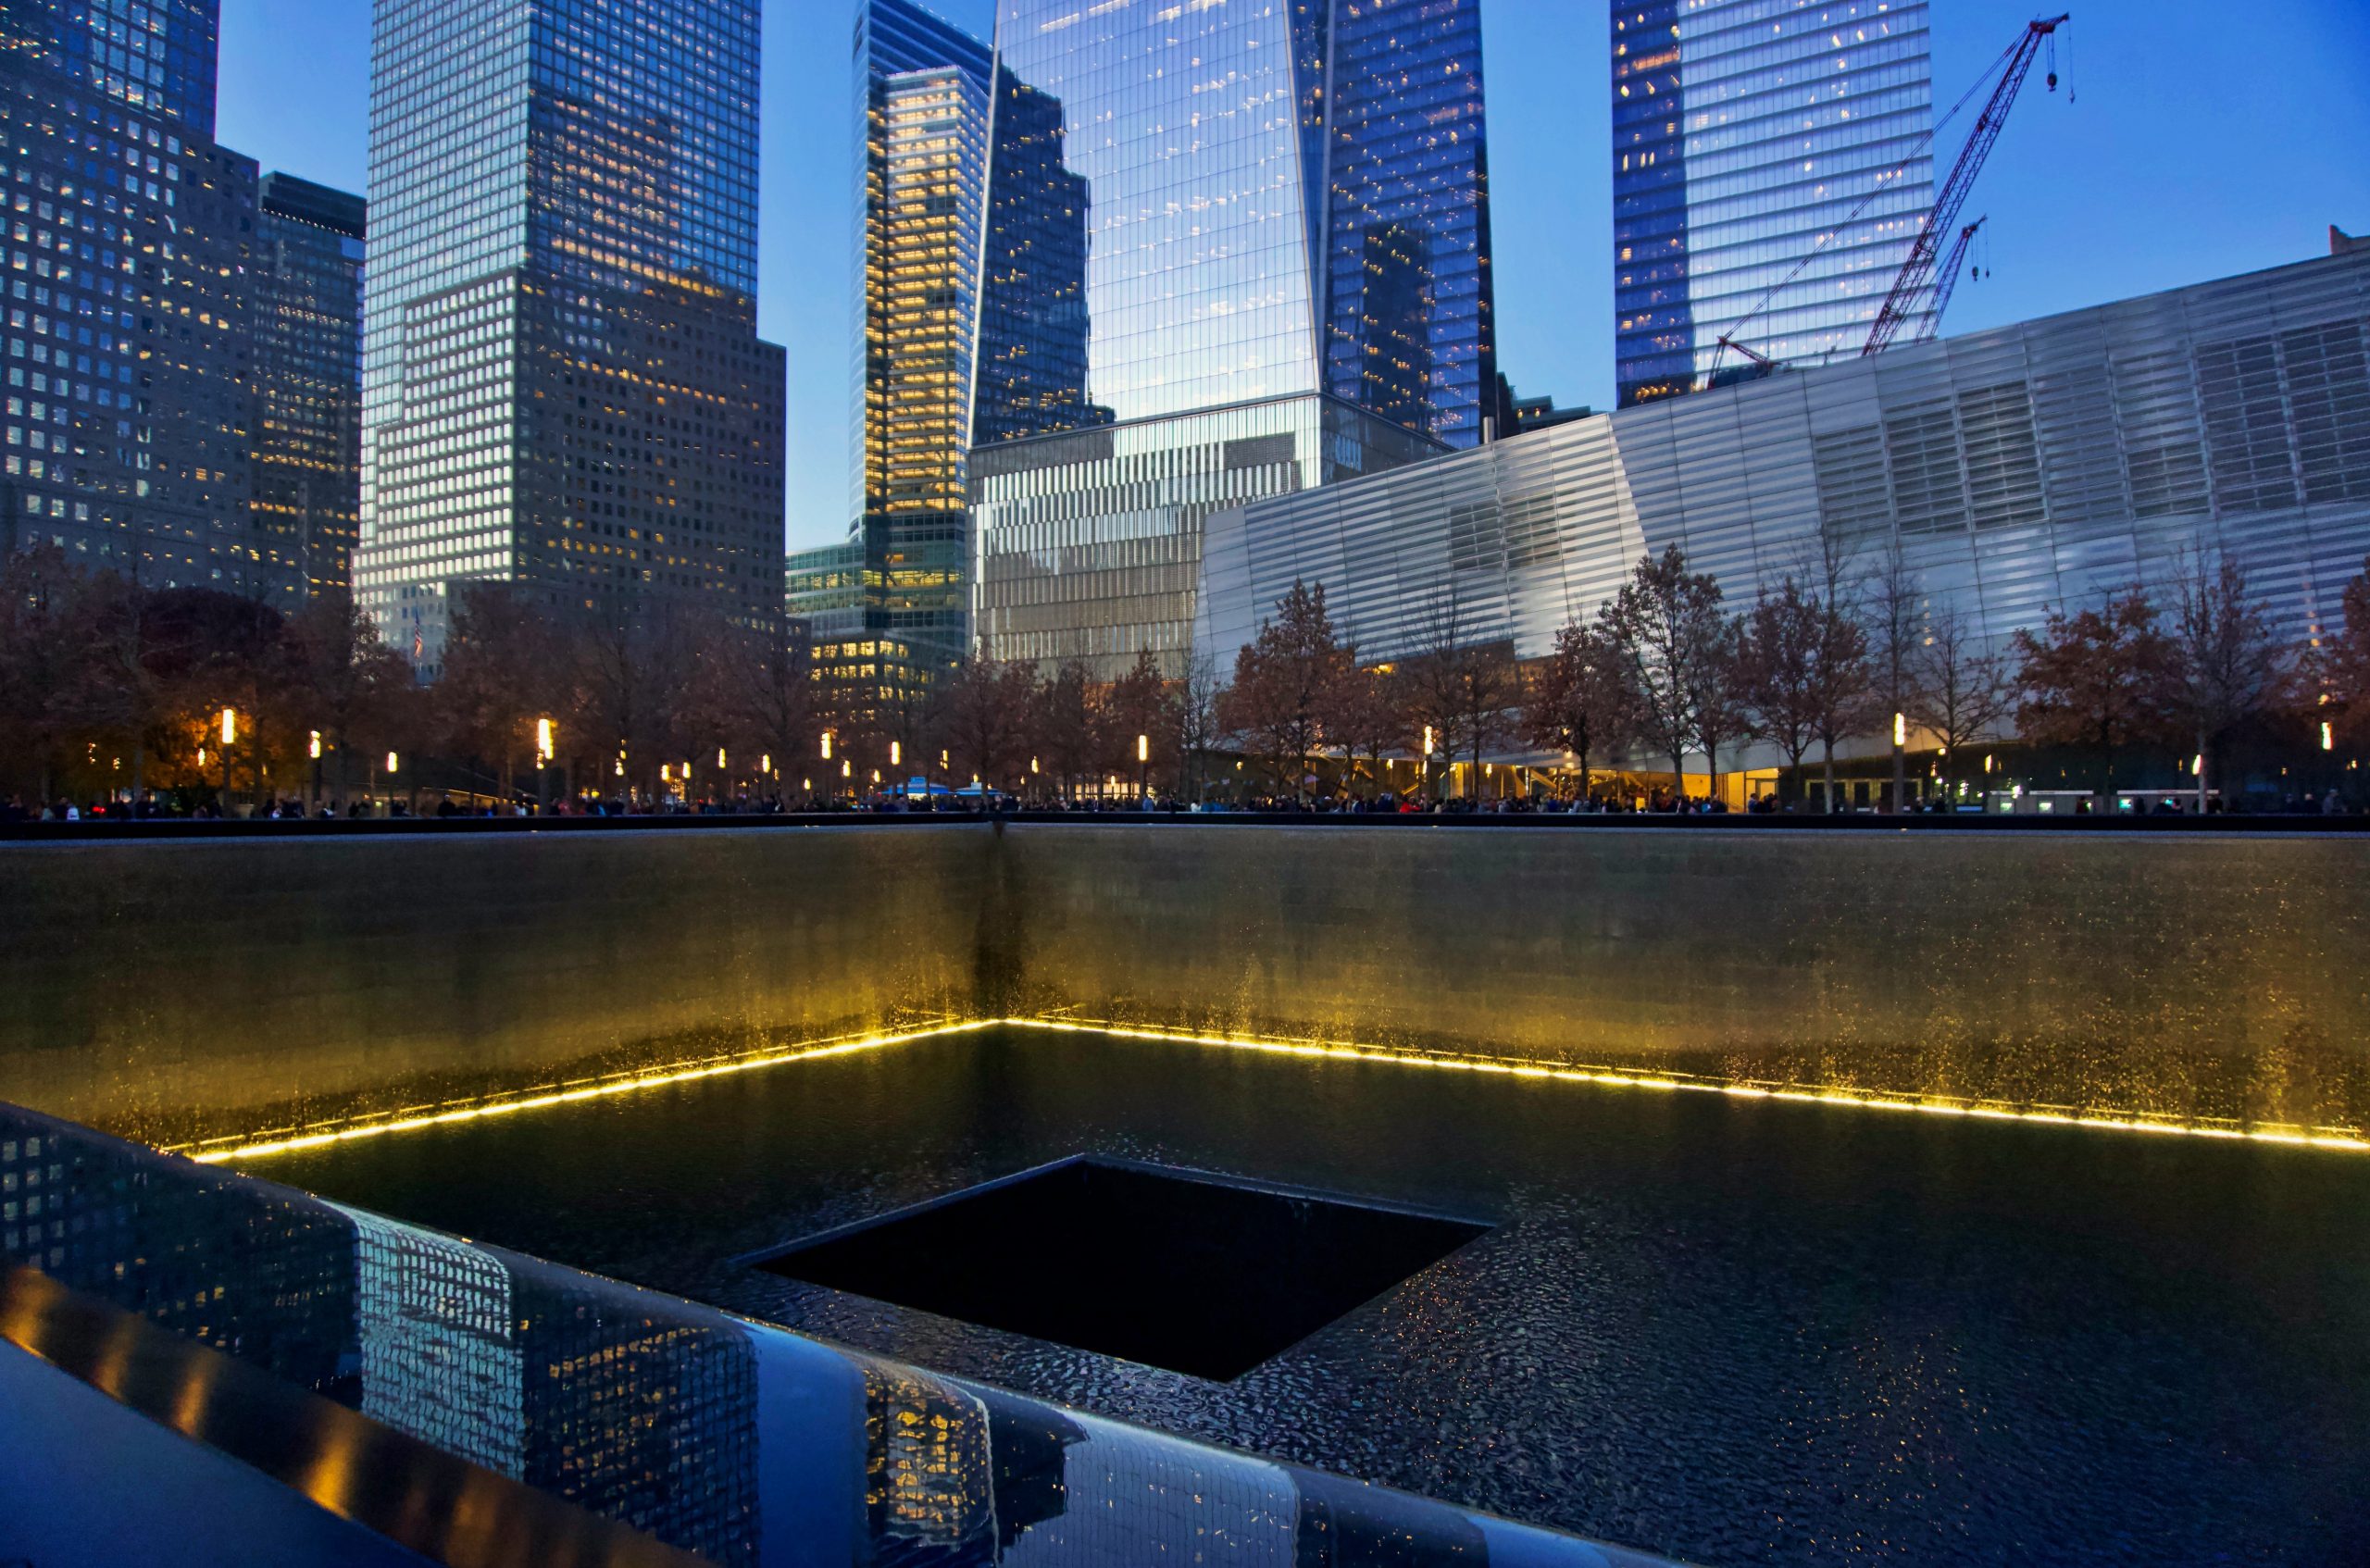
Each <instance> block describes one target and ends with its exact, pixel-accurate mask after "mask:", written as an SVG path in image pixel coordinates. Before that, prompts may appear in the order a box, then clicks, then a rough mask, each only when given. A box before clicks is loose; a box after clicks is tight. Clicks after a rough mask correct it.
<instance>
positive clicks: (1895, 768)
mask: <svg viewBox="0 0 2370 1568" xmlns="http://www.w3.org/2000/svg"><path fill="white" fill-rule="evenodd" d="M1908 809H1909V763H1908V758H1907V756H1906V755H1905V754H1904V753H1903V752H1902V744H1901V742H1900V741H1899V740H1895V741H1894V742H1893V743H1892V814H1893V815H1895V816H1899V815H1901V814H1902V812H1904V811H1907V810H1908Z"/></svg>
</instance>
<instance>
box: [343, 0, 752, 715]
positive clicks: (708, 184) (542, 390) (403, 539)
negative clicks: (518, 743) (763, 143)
mask: <svg viewBox="0 0 2370 1568" xmlns="http://www.w3.org/2000/svg"><path fill="white" fill-rule="evenodd" d="M375 21H376V25H375V33H374V39H373V57H372V64H371V76H372V81H371V128H370V189H371V229H372V233H371V251H372V255H371V258H370V268H369V278H368V285H367V305H366V311H365V329H364V346H363V477H362V530H361V541H360V546H359V549H358V551H357V554H356V567H355V584H356V591H357V593H358V594H359V595H360V597H361V598H362V599H363V601H364V603H365V604H367V605H368V607H369V609H370V610H371V611H372V613H373V614H374V616H376V617H377V618H378V620H379V622H380V626H381V628H382V629H384V630H385V631H386V632H387V634H388V635H389V637H390V639H391V640H392V641H395V642H396V643H397V644H398V645H399V646H401V647H403V648H404V649H405V651H406V652H408V653H411V654H412V655H413V657H414V659H415V662H416V663H418V666H420V669H421V671H422V673H423V674H424V675H427V676H430V677H432V676H433V675H434V674H435V673H436V672H437V669H438V667H439V664H440V659H441V650H442V645H443V636H444V630H445V627H446V624H447V621H448V617H449V604H450V600H451V597H452V594H453V593H454V591H455V589H456V588H458V587H461V586H463V585H466V584H468V583H470V582H473V581H512V582H520V583H526V584H530V585H532V586H533V587H535V588H536V589H538V590H540V591H543V593H544V594H546V595H547V596H548V597H549V598H550V599H551V600H552V601H553V602H554V603H555V604H568V605H577V604H580V605H582V606H584V607H586V608H592V609H600V610H603V611H613V612H620V613H629V614H637V615H644V614H655V613H659V612H661V611H663V610H668V609H673V610H683V611H692V610H702V611H709V612H713V613H716V614H718V615H721V616H726V617H728V618H730V619H733V620H736V621H741V622H744V623H750V624H767V625H770V624H773V623H775V622H776V621H778V619H779V617H780V615H781V608H782V606H781V592H782V542H781V541H782V526H781V484H782V478H781V475H782V469H781V449H782V396H783V363H782V355H781V351H780V349H779V348H777V347H775V346H773V345H771V344H767V343H764V342H759V341H758V338H757V335H756V301H755V292H756V205H757V189H756V184H757V59H758V38H757V32H758V5H757V0H379V5H378V7H377V12H376V19H375Z"/></svg>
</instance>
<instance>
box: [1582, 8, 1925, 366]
mask: <svg viewBox="0 0 2370 1568" xmlns="http://www.w3.org/2000/svg"><path fill="white" fill-rule="evenodd" d="M1612 49H1613V92H1614V97H1613V143H1614V146H1613V157H1614V174H1613V179H1614V264H1615V267H1614V271H1615V283H1614V298H1615V330H1616V340H1617V346H1616V350H1615V353H1616V355H1617V360H1618V364H1617V367H1616V370H1615V379H1616V380H1617V382H1618V384H1619V388H1620V400H1621V403H1622V404H1623V405H1624V406H1628V405H1630V404H1637V403H1641V402H1646V401H1650V400H1652V399H1653V398H1656V397H1665V396H1669V395H1671V394H1673V393H1677V392H1687V391H1690V390H1693V389H1696V388H1698V387H1700V386H1702V385H1703V384H1704V381H1705V380H1706V379H1707V378H1708V377H1709V376H1710V375H1712V373H1713V372H1714V370H1715V366H1716V367H1718V368H1719V370H1720V371H1721V373H1722V374H1723V376H1724V377H1725V376H1726V375H1727V374H1728V373H1731V372H1741V371H1743V370H1745V369H1748V368H1749V367H1750V366H1749V362H1748V361H1746V360H1745V359H1744V358H1743V357H1742V356H1741V355H1738V354H1736V353H1735V351H1734V350H1729V351H1728V352H1727V353H1726V354H1725V355H1723V353H1722V351H1721V349H1720V346H1719V340H1720V338H1721V337H1722V335H1724V334H1730V333H1733V334H1735V335H1736V337H1737V339H1738V341H1739V342H1744V343H1746V344H1747V345H1749V346H1750V347H1751V348H1753V351H1754V352H1755V353H1757V354H1761V355H1765V356H1767V357H1768V358H1771V359H1775V360H1778V361H1783V362H1802V361H1823V360H1826V359H1827V358H1828V357H1830V356H1838V355H1847V354H1854V353H1857V352H1858V350H1859V348H1860V346H1861V344H1862V343H1863V342H1865V340H1866V338H1867V334H1868V330H1869V328H1870V327H1872V326H1873V325H1874V324H1875V321H1876V317H1877V310H1878V309H1879V308H1880V307H1881V306H1882V305H1883V303H1884V297H1885V293H1886V291H1887V290H1888V289H1889V288H1890V286H1891V283H1892V279H1893V276H1894V274H1895V273H1896V272H1897V271H1899V269H1900V268H1901V265H1902V262H1903V261H1904V260H1906V259H1907V257H1908V255H1909V248H1910V245H1911V243H1913V242H1914V241H1915V238H1916V236H1917V233H1918V231H1919V230H1920V229H1921V228H1922V227H1923V225H1924V223H1925V221H1926V216H1927V209H1928V207H1929V206H1930V205H1931V204H1932V200H1933V158H1932V154H1931V151H1930V147H1929V144H1928V143H1929V141H1930V137H1931V133H1932V131H1933V90H1932V80H1931V74H1930V70H1929V66H1928V61H1927V6H1926V5H1925V0H1904V3H1894V0H1836V3H1835V4H1832V5H1827V6H1802V5H1799V4H1796V3H1795V0H1631V3H1628V4H1621V5H1616V6H1615V7H1614V9H1613V25H1612ZM1864 204H1865V205H1864ZM1798 266H1799V267H1800V268H1801V270H1800V272H1799V273H1798V274H1796V275H1795V276H1793V277H1792V278H1791V280H1788V274H1789V273H1793V272H1794V270H1795V268H1797V267H1798ZM1773 289H1774V290H1775V291H1776V292H1774V293H1772V292H1771V291H1772V290H1773ZM1765 298H1766V303H1765V304H1764V303H1763V302H1764V300H1765ZM1756 305H1759V306H1760V309H1759V312H1758V314H1756V315H1754V316H1753V318H1752V320H1751V321H1750V322H1749V323H1747V322H1745V320H1744V317H1746V315H1747V313H1748V312H1752V311H1753V310H1754V307H1755V306H1756ZM1914 331H1915V324H1913V335H1914Z"/></svg>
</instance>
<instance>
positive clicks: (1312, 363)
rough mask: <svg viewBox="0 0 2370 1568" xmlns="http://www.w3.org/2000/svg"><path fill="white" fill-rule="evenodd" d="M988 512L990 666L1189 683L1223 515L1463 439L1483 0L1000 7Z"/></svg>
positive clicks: (1481, 161)
mask: <svg viewBox="0 0 2370 1568" xmlns="http://www.w3.org/2000/svg"><path fill="white" fill-rule="evenodd" d="M997 44H998V57H999V62H1000V71H999V76H998V80H997V84H996V107H995V113H996V133H995V142H994V145H993V147H992V149H991V154H990V171H989V215H988V235H987V241H986V260H985V264H984V267H983V268H982V273H981V284H980V330H979V369H978V374H977V376H976V379H975V383H976V384H975V394H974V408H973V452H972V461H971V473H970V480H971V496H972V501H973V508H974V521H975V526H976V527H977V528H978V529H979V532H980V540H981V557H982V565H981V581H980V589H979V612H980V616H981V618H982V625H981V631H982V633H983V635H984V636H985V637H986V639H987V640H988V642H989V645H990V647H991V651H992V652H993V653H997V654H998V655H999V656H1002V657H1005V658H1020V659H1029V660H1035V661H1039V662H1054V661H1063V660H1072V659H1076V660H1081V661H1084V662H1085V663H1086V664H1087V666H1089V668H1090V669H1091V671H1092V672H1093V673H1095V674H1097V675H1099V676H1104V677H1108V676H1112V675H1116V674H1118V673H1120V672H1122V671H1124V670H1125V669H1126V668H1127V667H1128V666H1130V665H1132V664H1133V663H1134V662H1135V660H1136V659H1137V658H1138V656H1139V655H1141V654H1143V653H1150V654H1152V655H1153V656H1154V659H1155V660H1156V661H1157V662H1158V663H1159V664H1160V665H1161V666H1162V667H1163V668H1164V669H1165V670H1166V671H1167V673H1169V674H1170V675H1172V676H1174V675H1178V674H1180V673H1182V670H1183V667H1184V664H1185V660H1186V657H1187V655H1188V653H1189V651H1190V647H1191V625H1192V620H1193V593H1194V582H1195V579H1196V575H1197V572H1198V568H1199V561H1200V551H1201V524H1202V519H1203V518H1204V517H1205V516H1208V515H1209V513H1210V512H1212V511H1213V510H1215V509H1216V508H1218V507H1221V506H1228V505H1235V504H1241V503H1242V502H1244V501H1247V500H1250V499H1253V498H1255V497H1257V496H1262V495H1273V494H1278V493H1283V492H1291V491H1295V490H1301V489H1306V488H1310V487H1313V486H1316V485H1320V484H1325V483H1328V482H1330V481H1331V480H1333V479H1339V478H1341V477H1344V476H1346V475H1352V474H1358V473H1366V472H1370V471H1373V470H1375V469H1378V468H1383V467H1392V466H1395V465H1397V464H1399V463H1403V462H1408V461H1412V460H1414V459H1416V458H1418V457H1421V456H1426V455H1429V454H1435V453H1437V452H1440V451H1441V450H1443V449H1445V448H1449V447H1456V446H1469V445H1472V444H1475V443H1476V442H1480V441H1482V440H1483V439H1485V438H1486V437H1487V436H1488V435H1489V434H1490V433H1491V416H1492V415H1493V413H1494V410H1495V406H1496V386H1497V366H1496V351H1495V338H1494V330H1495V329H1494V324H1493V320H1492V311H1491V285H1490V238H1489V233H1490V228H1489V175H1488V162H1487V152H1486V141H1487V138H1486V131H1485V124H1484V116H1483V109H1482V103H1483V93H1482V81H1481V52H1480V16H1479V10H1478V5H1477V4H1476V0H1302V3H1297V4H1294V5H1291V6H1283V5H1277V6H1224V7H1221V6H1199V7H1194V6H1188V7H1185V8H1184V9H1183V10H1182V11H1179V10H1177V9H1175V8H1165V7H1149V6H1096V7H1089V8H1086V9H1084V10H1080V9H1079V7H1077V6H1073V5H1070V4H1068V3H1067V0H1002V5H1001V7H1000V10H999V13H998V18H997Z"/></svg>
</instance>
